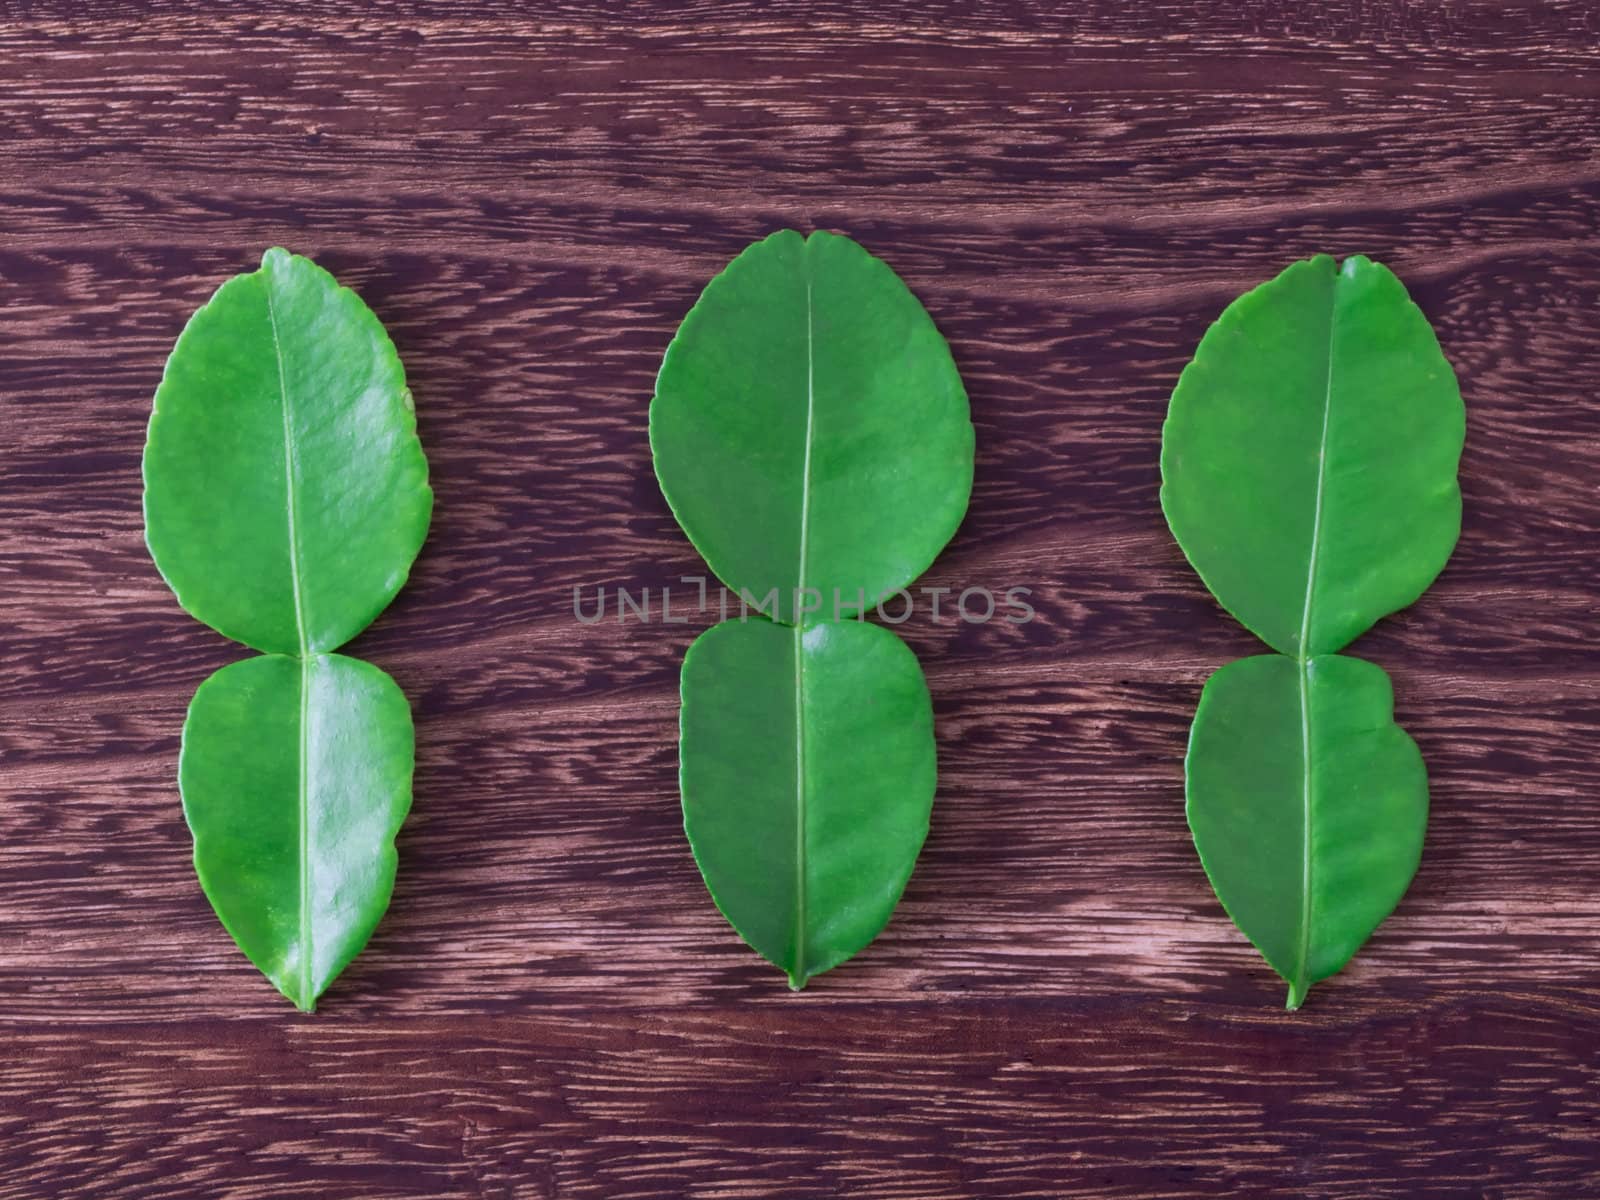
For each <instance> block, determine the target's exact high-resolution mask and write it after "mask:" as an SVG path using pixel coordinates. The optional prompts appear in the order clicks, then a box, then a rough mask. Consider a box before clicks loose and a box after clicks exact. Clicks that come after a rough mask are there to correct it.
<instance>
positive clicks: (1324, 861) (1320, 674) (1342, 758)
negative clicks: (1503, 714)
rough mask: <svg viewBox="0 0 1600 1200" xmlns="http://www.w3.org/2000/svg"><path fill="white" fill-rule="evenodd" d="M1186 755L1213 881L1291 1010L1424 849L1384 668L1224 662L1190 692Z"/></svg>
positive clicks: (1364, 928) (1424, 802)
mask: <svg viewBox="0 0 1600 1200" xmlns="http://www.w3.org/2000/svg"><path fill="white" fill-rule="evenodd" d="M1186 766H1187V773H1188V796H1189V798H1188V812H1189V826H1190V828H1191V829H1192V830H1193V832H1194V841H1195V846H1196V848H1197V849H1198V850H1199V852H1200V859H1201V862H1202V863H1204V865H1205V870H1206V874H1207V875H1208V876H1209V877H1210V879H1211V885H1212V887H1213V888H1215V889H1216V893H1217V896H1218V898H1219V899H1220V900H1221V901H1222V904H1223V907H1224V908H1226V909H1227V910H1228V915H1229V916H1230V917H1232V918H1233V921H1234V924H1236V925H1238V927H1239V928H1240V929H1241V930H1243V931H1244V933H1245V935H1246V936H1247V937H1248V938H1249V939H1250V940H1251V942H1253V943H1254V944H1255V947H1256V949H1258V950H1260V951H1261V953H1262V955H1263V956H1264V957H1265V958H1266V960H1267V962H1268V963H1270V964H1271V965H1272V969H1273V970H1275V971H1277V972H1278V974H1279V975H1281V976H1283V978H1284V979H1285V980H1286V981H1287V982H1288V984H1289V999H1288V1007H1289V1008H1291V1009H1294V1008H1298V1007H1299V1006H1300V1003H1301V1001H1302V1000H1304V998H1305V994H1306V990H1307V989H1308V988H1309V987H1310V986H1311V985H1312V984H1313V983H1315V982H1317V981H1318V980H1320V979H1326V978H1327V977H1328V976H1329V975H1332V974H1333V973H1334V972H1335V971H1337V970H1339V968H1340V967H1342V966H1344V964H1345V963H1346V962H1347V961H1348V960H1349V959H1350V956H1351V955H1353V954H1354V953H1355V952H1356V950H1357V949H1359V948H1360V946H1361V944H1362V943H1363V942H1365V941H1366V940H1367V938H1368V937H1369V936H1370V935H1371V933H1372V931H1373V930H1374V929H1376V928H1377V926H1378V923H1379V922H1380V921H1382V920H1383V919H1384V917H1386V916H1388V915H1389V913H1390V911H1392V910H1393V908H1394V906H1395V905H1396V904H1397V903H1398V902H1399V900H1400V897H1401V896H1402V895H1403V894H1404V893H1405V890H1406V887H1407V886H1408V885H1409V884H1410V882H1411V877H1412V875H1413V874H1415V873H1416V869H1417V860H1418V857H1419V855H1420V854H1421V853H1422V836H1423V830H1424V828H1425V826H1426V824H1427V816H1428V779H1427V772H1426V771H1425V769H1424V767H1423V765H1422V755H1421V754H1420V753H1418V751H1417V747H1416V743H1415V742H1413V741H1412V740H1411V738H1410V737H1409V736H1407V735H1406V733H1405V731H1404V730H1402V729H1401V728H1400V727H1399V726H1398V725H1396V724H1395V723H1394V696H1393V692H1392V691H1391V689H1390V686H1389V678H1388V676H1387V675H1385V674H1384V673H1383V671H1382V670H1381V669H1380V668H1378V667H1376V666H1374V665H1372V664H1371V663H1368V662H1363V661H1362V660H1360V659H1356V658H1345V657H1342V656H1339V655H1325V656H1322V657H1318V658H1312V659H1309V660H1307V661H1305V662H1303V663H1302V662H1300V661H1297V660H1296V659H1293V658H1288V657H1286V656H1284V655H1278V654H1266V655H1261V656H1259V657H1256V658H1245V659H1240V660H1239V661H1238V662H1233V663H1229V664H1228V665H1227V666H1225V667H1223V668H1222V669H1221V670H1219V671H1217V672H1216V674H1214V675H1212V676H1211V678H1210V680H1208V681H1207V683H1206V686H1205V690H1204V691H1203V692H1202V694H1201V697H1200V707H1199V711H1198V712H1197V713H1196V714H1195V719H1194V727H1193V730H1192V731H1191V733H1190V738H1189V756H1188V760H1187V764H1186Z"/></svg>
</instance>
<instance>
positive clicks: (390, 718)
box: [178, 654, 413, 1011]
mask: <svg viewBox="0 0 1600 1200" xmlns="http://www.w3.org/2000/svg"><path fill="white" fill-rule="evenodd" d="M412 745H413V738H412V729H411V710H410V708H409V706H408V705H407V704H406V698H405V696H404V695H403V694H402V693H401V691H400V689H399V688H398V687H397V686H396V685H395V682H394V680H392V679H390V678H389V676H387V675H385V674H384V673H383V672H382V671H380V670H379V669H378V668H377V667H374V666H371V665H369V664H367V663H364V662H358V661H357V660H355V659H353V658H345V657H343V656H341V655H337V654H334V655H327V654H317V655H312V656H310V657H307V658H304V659H300V658H291V657H286V656H283V655H277V654H267V655H261V656H259V657H256V658H247V659H245V660H244V661H243V662H237V663H234V664H232V665H231V666H227V667H223V668H222V669H221V670H220V671H218V672H217V673H216V674H214V675H213V676H211V678H210V679H208V680H206V681H205V683H203V684H202V685H201V686H200V690H199V691H198V692H196V693H195V697H194V701H193V703H192V704H190V706H189V717H188V720H187V721H186V722H185V723H184V727H183V752H182V757H181V759H180V762H179V768H178V774H179V781H180V785H181V787H182V791H183V809H184V815H185V817H187V819H188V822H189V828H190V830H191V831H193V833H194V864H195V869H196V871H198V873H199V875H200V880H201V883H202V884H203V885H204V887H205V890H206V895H207V896H208V897H210V900H211V904H212V907H213V908H215V909H216V912H217V916H218V917H220V918H221V919H222V923H223V925H224V926H226V927H227V930H228V932H229V933H231V934H232V935H233V939H234V941H236V942H238V944H239V948H240V949H241V950H243V951H244V952H245V954H246V955H248V956H249V958H250V961H251V962H253V963H254V964H255V965H256V966H257V967H258V968H259V969H260V970H261V972H262V974H264V975H266V977H267V978H268V979H270V980H272V982H273V984H274V985H275V986H276V987H277V989H278V990H279V991H280V992H282V993H283V994H284V995H285V996H287V997H288V998H289V999H290V1000H292V1001H294V1003H295V1004H296V1005H297V1006H298V1007H299V1008H301V1009H303V1010H305V1011H310V1010H311V1009H312V1008H313V1007H315V1004H316V999H317V997H318V996H319V995H321V994H322V992H323V990H324V989H325V988H327V986H328V985H329V984H330V983H331V982H333V980H334V978H335V977H336V976H337V975H338V974H339V972H340V971H342V970H343V969H344V967H345V965H346V964H347V963H349V961H350V960H351V959H352V958H354V957H355V955H356V954H357V952H359V951H360V949H361V948H362V946H364V945H365V944H366V942H367V939H368V938H369V937H370V936H371V935H372V930H373V928H374V927H375V926H376V925H377V923H378V918H379V917H381V916H382V915H383V911H384V909H385V908H387V907H388V904H389V894H390V891H391V890H392V889H393V886H394V875H395V849H394V837H395V832H396V830H398V829H399V828H400V822H401V821H402V820H403V819H404V818H405V815H406V811H407V809H409V808H410V806H411V762H412Z"/></svg>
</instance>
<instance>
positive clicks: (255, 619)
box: [144, 249, 433, 654]
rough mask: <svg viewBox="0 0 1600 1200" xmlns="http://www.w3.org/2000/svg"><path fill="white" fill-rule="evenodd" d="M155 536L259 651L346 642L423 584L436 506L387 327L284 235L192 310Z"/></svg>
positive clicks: (155, 446) (181, 590)
mask: <svg viewBox="0 0 1600 1200" xmlns="http://www.w3.org/2000/svg"><path fill="white" fill-rule="evenodd" d="M144 480H145V496H144V511H145V538H146V541H147V542H148V543H149V546H150V553H151V554H152V556H154V558H155V560H156V566H157V567H158V568H159V569H160V571H161V574H162V575H163V576H164V577H165V578H166V580H167V582H168V583H169V584H170V585H171V586H172V590H173V591H174V592H175V593H176V594H177V596H178V601H179V603H181V604H182V605H183V607H184V608H185V609H187V610H188V611H189V612H190V613H191V614H192V615H193V616H195V617H196V618H197V619H199V620H201V621H204V622H205V623H206V624H207V625H210V626H211V627H212V628H213V629H215V630H217V631H218V632H220V633H223V634H226V635H227V636H228V637H231V638H233V639H235V640H237V641H241V642H243V643H245V644H246V645H248V646H253V647H255V648H256V649H258V650H266V651H271V652H275V653H281V654H306V653H315V652H319V651H326V650H332V649H334V648H336V647H338V646H341V645H343V644H344V643H345V642H347V641H349V640H350V639H351V638H352V637H354V636H355V635H356V634H358V633H360V632H361V630H363V629H365V628H366V627H367V625H369V624H370V623H371V622H372V620H373V618H374V617H376V616H377V615H378V613H380V612H381V611H382V610H383V608H384V607H385V606H386V605H387V604H388V603H389V601H390V600H391V599H393V598H394V594H395V592H397V591H398V590H399V588H400V585H401V584H402V583H404V582H405V579H406V575H407V572H408V571H409V570H410V568H411V562H412V560H413V559H414V558H415V557H416V555H417V550H418V548H419V547H420V546H421V545H422V539H423V536H424V535H425V534H426V533H427V529H428V520H429V516H430V513H431V512H432V507H433V493H432V492H431V491H430V490H429V487H428V465H427V462H426V460H425V459H424V458H423V456H422V446H421V444H420V443H419V442H418V441H417V434H416V418H415V416H414V415H413V412H412V408H411V397H410V393H409V392H408V391H407V390H406V386H405V374H404V371H403V370H402V369H401V366H400V359H399V358H398V357H397V356H396V354H395V350H394V346H393V345H392V344H391V343H390V341H389V337H388V335H387V334H386V333H385V332H384V330H383V326H382V325H381V324H379V322H378V319H377V317H375V316H373V314H372V312H371V311H370V310H369V309H368V308H367V306H366V305H365V304H363V303H362V302H361V300H360V298H359V297H358V296H356V295H355V293H354V292H351V291H349V290H348V289H346V288H342V287H340V286H339V285H338V284H337V283H336V282H335V281H334V279H333V277H332V276H331V275H329V274H328V273H327V272H326V271H324V270H323V269H322V268H321V267H318V266H317V265H316V264H315V263H313V262H311V261H310V260H309V259H305V258H300V257H297V256H295V255H291V254H290V253H289V252H288V251H286V250H278V249H274V250H268V251H267V253H266V254H265V255H264V256H263V257H262V260H261V269H260V270H259V271H255V272H252V273H250V274H247V275H239V276H236V277H234V278H233V279H230V280H229V281H228V282H227V283H225V284H223V285H222V286H221V287H220V288H218V289H217V292H216V294H215V295H213V296H212V297H211V299H210V301H209V302H208V303H207V304H206V305H205V306H204V307H203V308H201V309H200V310H199V311H198V312H196V313H195V315H194V316H193V317H192V318H191V319H190V321H189V324H188V326H187V327H186V328H185V329H184V331H183V333H182V335H181V336H180V337H179V338H178V343H177V345H176V346H175V347H174V348H173V351H172V355H171V357H170V358H169V359H168V360H167V369H166V374H165V375H164V376H163V378H162V381H161V386H160V388H159V389H158V390H157V392H156V399H155V409H154V412H153V413H152V415H151V418H150V434H149V440H148V442H147V443H146V446H145V453H144Z"/></svg>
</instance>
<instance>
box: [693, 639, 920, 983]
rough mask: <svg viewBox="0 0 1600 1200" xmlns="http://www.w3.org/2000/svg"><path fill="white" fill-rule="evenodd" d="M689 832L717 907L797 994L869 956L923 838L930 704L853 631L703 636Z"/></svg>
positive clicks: (899, 651)
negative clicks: (865, 952)
mask: <svg viewBox="0 0 1600 1200" xmlns="http://www.w3.org/2000/svg"><path fill="white" fill-rule="evenodd" d="M680 721H681V746H680V764H681V766H680V772H681V779H680V782H681V788H682V794H683V811H684V828H685V830H686V831H687V833H688V836H689V841H690V844H691V846H692V847H693V849H694V854H695V859H696V862H697V863H698V864H699V866H700V871H701V874H702V875H703V876H704V878H705V881H706V886H707V887H708V888H709V889H710V891H711V894H712V897H713V899H714V900H715V901H716V903H717V907H718V908H719V909H720V910H721V911H722V913H723V915H724V916H725V917H727V919H728V920H729V922H730V923H731V924H732V925H733V927H734V928H735V929H736V930H737V931H738V932H739V935H740V936H741V937H742V938H744V940H745V941H746V942H748V943H749V944H750V945H751V946H752V947H753V948H754V949H755V950H756V951H757V952H758V953H760V954H761V955H762V956H763V957H764V958H766V959H767V960H768V961H770V962H772V963H773V964H774V965H776V966H778V967H779V968H781V969H782V970H783V971H784V972H786V973H787V974H788V975H789V979H790V984H791V986H793V987H797V988H798V987H803V986H804V985H805V983H806V981H807V980H808V979H810V978H812V977H813V976H815V975H818V974H820V973H821V972H823V971H826V970H829V969H830V968H832V967H834V966H837V965H838V964H839V963H841V962H843V961H845V960H846V959H847V958H849V957H850V956H851V955H853V954H855V953H856V952H857V951H859V950H860V949H861V948H862V947H864V946H865V945H867V944H868V943H869V942H870V941H871V940H872V939H873V938H874V937H876V936H877V934H878V932H879V931H880V930H881V929H882V928H883V926H884V925H885V923H886V922H887V921H888V919H889V916H890V914H891V913H892V912H893V911H894V907H895V905H896V903H898V901H899V898H900V894H901V892H902V891H903V890H904V889H905V885H906V881H907V880H908V879H909V878H910V875H911V870H912V867H913V866H914V864H915V863H916V859H917V854H918V852H919V851H920V850H921V848H922V843H923V841H924V839H925V838H926V836H927V832H928V820H929V815H930V812H931V809H932V805H933V793H934V785H935V778H936V774H937V771H936V759H935V752H934V742H933V706H932V702H931V700H930V698H929V696H928V688H927V684H926V682H925V681H924V679H923V676H922V669H921V667H920V666H919V665H918V663H917V660H916V656H915V655H914V654H912V652H911V650H910V648H909V647H907V646H906V645H905V643H904V642H902V641H901V640H900V639H899V638H898V637H896V636H895V635H894V634H893V633H890V632H889V631H888V630H886V629H883V628H881V627H879V626H876V625H871V624H866V623H863V622H857V621H843V622H838V623H826V624H820V625H811V626H806V627H803V628H797V627H794V626H789V625H779V624H775V623H773V622H770V621H766V620H762V619H759V618H755V619H750V620H748V621H741V620H731V621H726V622H724V623H722V624H721V625H717V626H714V627H713V628H711V629H709V630H707V631H706V632H705V633H704V634H702V635H701V636H700V638H699V639H698V640H697V641H696V642H695V643H694V645H693V646H691V647H690V648H689V653H688V654H687V655H686V656H685V658H684V664H683V702H682V709H681V714H680Z"/></svg>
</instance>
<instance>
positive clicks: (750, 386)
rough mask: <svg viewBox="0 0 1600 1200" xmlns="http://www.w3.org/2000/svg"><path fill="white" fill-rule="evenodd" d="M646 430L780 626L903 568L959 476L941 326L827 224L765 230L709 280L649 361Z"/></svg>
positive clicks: (961, 415)
mask: <svg viewBox="0 0 1600 1200" xmlns="http://www.w3.org/2000/svg"><path fill="white" fill-rule="evenodd" d="M650 443H651V447H652V449H653V452H654V456H655V469H656V475H657V477H658V478H659V479H660V481H661V488H662V491H663V492H664V493H665V494H666V497H667V501H668V503H669V504H670V505H671V506H672V510H673V512H674V513H675V514H676V515H677V518H678V522H679V524H681V525H682V526H683V528H684V531H685V532H686V533H687V534H688V535H689V538H690V540H691V541H693V542H694V544H695V546H696V547H697V548H698V549H699V551H700V553H701V554H702V555H703V556H704V558H705V560H706V562H707V563H708V564H709V565H710V566H711V569H712V570H713V571H715V572H716V573H717V575H718V576H719V577H720V578H721V579H722V581H723V582H724V583H725V584H727V586H728V587H729V588H730V589H732V590H733V591H735V592H740V591H741V590H743V591H746V592H747V593H748V594H749V596H750V597H751V598H752V599H753V601H754V602H755V603H757V604H758V605H762V606H763V611H765V612H766V613H767V614H768V615H770V616H774V617H776V618H777V619H779V620H782V621H785V622H788V623H791V624H793V623H803V622H804V621H806V620H822V619H827V618H831V617H834V616H835V615H844V614H850V613H853V612H856V611H859V610H861V609H862V608H863V607H866V606H870V605H872V604H873V603H875V602H876V601H877V599H878V598H879V597H880V596H882V595H884V594H886V593H888V592H892V591H893V590H894V589H896V588H900V587H903V586H905V585H906V584H908V583H910V582H911V581H912V580H913V579H915V578H916V577H917V576H918V575H920V574H921V573H922V572H923V571H924V570H926V569H927V567H928V565H929V564H930V563H931V562H932V561H933V559H934V556H935V555H937V554H938V553H939V551H940V550H941V549H942V548H943V547H944V545H945V543H946V542H948V541H949V540H950V537H951V535H952V534H953V533H954V532H955V529H956V526H957V525H959V524H960V522H961V517H962V515H963V513H965V511H966V507H967V498H968V495H969V494H970V492H971V490H972V459H973V433H972V423H971V420H970V417H969V414H968V407H967V396H966V392H965V390H964V389H963V388H962V385H961V377H960V375H959V374H958V373H957V371H956V367H955V363H954V362H953V361H952V360H951V357H950V350H949V348H948V347H947V346H946V344H945V341H944V338H943V337H941V336H940V334H939V331H938V330H937V329H935V328H934V325H933V322H932V320H930V319H929V317H928V314H927V312H926V311H924V309H923V307H922V305H921V304H919V303H918V302H917V299H916V297H915V296H913V295H912V294H911V293H910V291H908V290H907V289H906V286H905V284H903V283H902V282H901V281H900V279H899V277H898V276H896V275H895V273H894V272H893V271H892V270H890V269H889V267H888V266H887V265H885V264H884V263H883V262H881V261H879V260H878V259H876V258H874V257H873V256H872V255H870V254H868V253H867V252H866V251H865V250H863V249H862V248H861V247H860V246H858V245H857V244H856V243H855V242H853V241H851V240H850V239H849V238H845V237H840V236H837V235H835V234H830V233H823V232H817V233H813V234H812V235H811V236H810V237H805V238H803V237H801V236H800V235H799V234H798V233H795V232H793V231H792V230H785V231H783V232H781V233H775V234H773V235H772V236H771V237H768V238H767V239H765V240H764V241H760V242H757V243H755V244H754V245H752V246H750V247H749V248H748V249H746V250H745V251H744V252H743V253H742V254H740V255H739V256H738V257H737V258H735V259H734V260H733V261H732V262H731V263H730V264H728V267H727V268H726V269H725V270H724V271H723V272H722V273H721V274H720V275H718V276H717V277H716V278H715V279H713V280H712V281H711V283H710V284H709V285H708V286H707V287H706V289H705V291H704V292H703V293H702V294H701V296H700V299H699V301H698V302H697V303H696V304H695V306H694V308H693V309H692V310H691V311H690V313H689V315H688V316H687V317H686V318H685V319H684V322H683V325H682V327H681V328H680V329H679V330H678V334H677V337H675V338H674V339H673V342H672V345H671V346H670V347H669V348H668V350H667V353H666V357H665V359H664V360H663V362H662V364H661V372H660V375H659V378H658V379H657V381H656V394H655V399H654V401H653V403H652V404H651V406H650ZM769 597H770V598H771V599H770V600H769ZM836 599H837V601H838V609H837V614H836V613H835V608H834V605H835V600H836ZM774 605H775V606H774Z"/></svg>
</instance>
